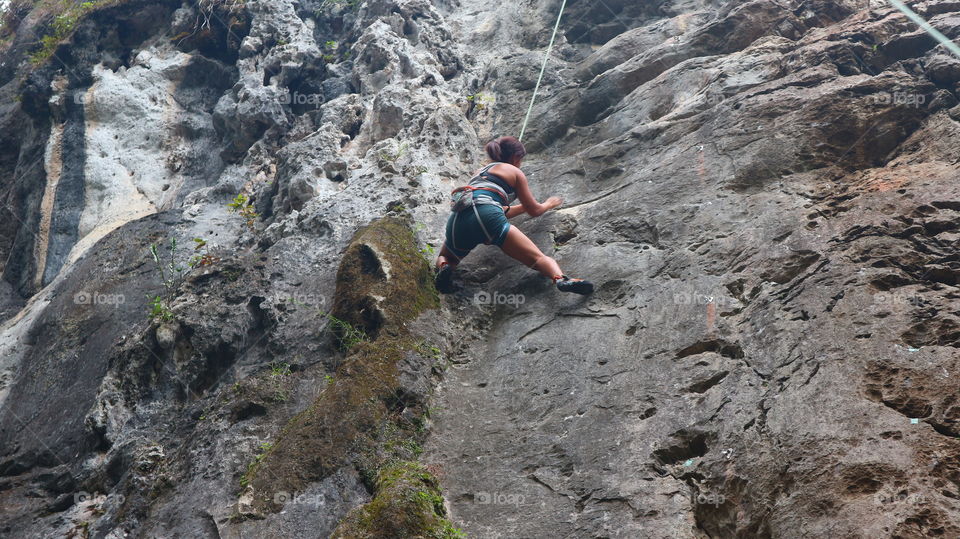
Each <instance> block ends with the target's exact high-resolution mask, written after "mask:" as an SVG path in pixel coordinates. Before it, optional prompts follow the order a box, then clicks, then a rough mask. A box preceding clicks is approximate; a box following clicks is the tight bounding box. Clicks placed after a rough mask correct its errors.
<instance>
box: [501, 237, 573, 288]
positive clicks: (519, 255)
mask: <svg viewBox="0 0 960 539" xmlns="http://www.w3.org/2000/svg"><path fill="white" fill-rule="evenodd" d="M501 249H503V252H505V253H507V254H508V255H510V256H512V257H513V258H515V259H516V260H518V261H519V262H520V263H522V264H524V265H526V266H528V267H530V268H533V269H535V270H537V271H539V272H540V274H541V275H543V276H545V277H548V278H550V279H552V278H554V277H559V276H561V275H563V272H562V271H560V265H559V264H557V261H556V260H554V259H552V258H550V257H549V256H547V255H545V254H543V252H541V251H540V249H539V248H538V247H537V246H536V244H534V243H533V242H532V241H530V238H528V237H527V236H526V235H525V234H524V233H523V232H520V229H519V228H517V227H515V226H511V227H510V230H508V231H507V239H506V240H505V241H504V242H503V246H502V247H501Z"/></svg>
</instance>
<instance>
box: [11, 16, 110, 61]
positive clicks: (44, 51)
mask: <svg viewBox="0 0 960 539" xmlns="http://www.w3.org/2000/svg"><path fill="white" fill-rule="evenodd" d="M118 3H120V1H119V0H90V1H87V2H70V1H68V0H57V1H49V0H47V1H41V2H39V3H38V4H37V7H41V8H46V9H49V10H50V11H51V12H52V13H54V15H53V20H52V21H51V22H50V26H49V27H48V28H47V33H46V34H45V35H43V36H42V37H41V38H40V48H39V49H37V50H36V51H34V52H33V53H31V54H30V61H31V63H33V64H34V65H40V64H42V63H44V62H46V61H47V60H49V59H50V57H51V56H53V53H54V51H56V50H57V47H58V46H59V45H60V43H61V42H62V41H63V40H65V39H67V38H69V37H70V36H71V35H72V34H73V32H74V30H76V29H77V26H78V25H79V23H80V21H82V20H83V18H84V17H85V16H87V15H88V14H90V13H91V12H93V11H95V10H97V9H100V8H103V7H107V6H110V5H115V4H118Z"/></svg>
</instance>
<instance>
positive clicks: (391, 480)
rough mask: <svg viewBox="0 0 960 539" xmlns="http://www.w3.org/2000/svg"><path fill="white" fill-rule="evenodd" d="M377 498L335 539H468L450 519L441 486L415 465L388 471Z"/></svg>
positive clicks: (383, 472) (404, 464) (384, 472)
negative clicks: (460, 538) (447, 516)
mask: <svg viewBox="0 0 960 539" xmlns="http://www.w3.org/2000/svg"><path fill="white" fill-rule="evenodd" d="M376 492H377V493H376V496H374V498H373V500H371V501H370V503H367V504H365V505H363V506H360V507H358V508H356V509H354V510H353V511H351V512H350V513H349V514H348V515H347V516H346V518H344V519H343V521H342V522H341V523H340V525H339V526H338V527H337V529H336V530H334V532H333V534H332V535H331V536H330V537H331V538H332V539H367V538H369V539H373V538H377V539H382V538H397V539H401V538H402V539H407V538H436V539H455V538H459V537H466V536H465V535H464V533H463V532H462V531H460V530H459V529H457V528H455V527H454V526H453V523H451V522H450V521H449V520H447V518H446V513H447V511H446V508H445V507H444V505H443V496H442V495H441V493H440V487H439V484H438V482H437V480H436V478H434V477H433V476H432V475H431V474H430V473H429V472H427V470H426V469H425V468H424V467H423V466H421V465H419V464H417V463H415V462H398V463H395V464H392V465H389V466H386V467H384V468H383V469H382V470H381V471H380V473H379V475H378V477H377V486H376Z"/></svg>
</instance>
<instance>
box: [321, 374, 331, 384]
mask: <svg viewBox="0 0 960 539" xmlns="http://www.w3.org/2000/svg"><path fill="white" fill-rule="evenodd" d="M323 379H324V380H326V381H327V384H332V383H333V376H330V375H329V374H328V375H326V376H324V377H323Z"/></svg>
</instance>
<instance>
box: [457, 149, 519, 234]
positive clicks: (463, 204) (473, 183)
mask: <svg viewBox="0 0 960 539" xmlns="http://www.w3.org/2000/svg"><path fill="white" fill-rule="evenodd" d="M499 164H500V163H499V162H495V163H490V164H489V165H487V166H485V167H483V169H482V170H481V171H480V173H479V174H477V175H476V176H475V177H474V178H473V179H472V180H470V183H468V184H467V185H465V186H463V187H458V188H456V189H454V190H453V192H452V193H450V210H451V211H452V212H453V213H454V217H453V229H454V230H456V226H457V218H458V217H459V216H460V212H462V211H463V210H466V209H467V208H473V214H474V215H476V217H477V223H479V224H480V228H481V229H482V230H483V235H484V236H486V238H487V243H490V242H492V241H493V236H492V235H490V232H489V231H488V230H487V227H486V226H485V225H484V224H483V220H482V219H481V218H480V212H479V211H478V210H477V206H479V205H482V204H496V205H497V206H503V204H501V203H500V202H497V201H496V200H494V199H493V198H492V197H489V196H480V197H474V196H473V193H474V191H489V192H491V193H496V194H497V195H499V196H500V197H502V198H503V200H506V201H507V202H509V201H510V200H511V196H510V194H508V193H507V190H508V189H510V190H512V188H511V187H510V185H509V184H507V183H505V182H504V181H503V180H500V179H498V178H496V177H494V176H493V175H491V174H490V173H489V172H490V169H491V168H493V167H494V166H495V165H499ZM450 240H451V241H452V242H453V246H454V247H456V245H457V239H456V237H452V238H450Z"/></svg>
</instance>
